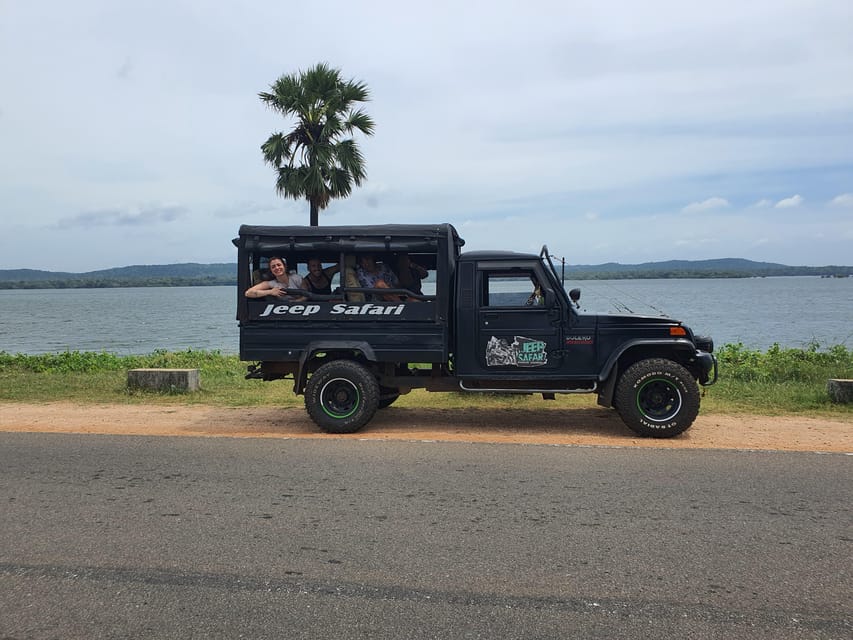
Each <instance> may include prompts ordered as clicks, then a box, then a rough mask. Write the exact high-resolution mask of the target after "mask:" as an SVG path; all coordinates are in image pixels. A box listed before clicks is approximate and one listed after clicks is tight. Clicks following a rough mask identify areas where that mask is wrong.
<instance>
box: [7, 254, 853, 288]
mask: <svg viewBox="0 0 853 640" xmlns="http://www.w3.org/2000/svg"><path fill="white" fill-rule="evenodd" d="M556 267H557V270H558V271H559V272H561V273H562V271H563V268H562V267H563V265H561V264H560V263H556ZM565 275H566V277H567V279H569V280H571V281H575V280H657V279H679V278H758V277H768V276H820V277H824V278H829V277H839V278H846V277H849V276H853V266H824V267H792V266H787V265H783V264H776V263H768V262H754V261H752V260H744V259H738V258H723V259H715V260H668V261H664V262H647V263H643V264H618V263H609V264H600V265H570V264H566V265H565ZM432 278H434V275H433V274H431V278H430V279H429V281H432ZM236 284H237V265H236V263H235V264H229V263H214V264H197V263H184V264H165V265H135V266H130V267H116V268H113V269H102V270H100V271H90V272H87V273H65V272H54V271H37V270H34V269H0V289H104V288H117V287H184V286H199V285H209V286H218V285H228V286H231V285H236Z"/></svg>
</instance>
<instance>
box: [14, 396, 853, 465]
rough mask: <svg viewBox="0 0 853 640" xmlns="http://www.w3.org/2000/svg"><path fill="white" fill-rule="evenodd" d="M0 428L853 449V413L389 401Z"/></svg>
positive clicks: (115, 414) (147, 412)
mask: <svg viewBox="0 0 853 640" xmlns="http://www.w3.org/2000/svg"><path fill="white" fill-rule="evenodd" d="M0 431H17V432H41V433H91V434H118V435H144V436H209V437H217V436H218V437H237V438H350V439H361V440H365V439H369V440H435V441H446V442H496V443H500V442H506V443H510V442H512V443H522V444H549V445H580V446H615V447H653V448H666V449H750V450H753V449H754V450H775V451H826V452H843V453H851V452H853V419H850V420H848V419H846V417H844V418H838V419H824V418H808V417H799V416H756V415H714V414H711V415H700V416H699V418H698V419H697V420H696V422H695V423H694V424H693V426H692V427H691V428H690V429H689V430H688V431H687V432H686V433H684V434H682V435H680V436H678V437H676V438H671V439H665V440H661V439H652V438H640V437H637V436H636V435H634V434H633V433H632V432H631V431H629V430H628V429H627V428H626V427H625V426H624V425H623V424H622V422H621V420H620V419H619V417H618V416H617V415H616V413H615V412H614V411H611V410H608V409H602V408H599V407H595V408H583V409H569V410H561V411H555V410H551V409H542V410H533V411H521V410H517V409H505V410H483V409H472V410H443V409H412V408H398V407H391V408H389V409H385V410H383V411H380V412H378V413H377V414H376V417H375V418H374V419H373V421H372V422H371V423H370V424H369V425H368V426H367V427H366V428H365V429H363V430H362V431H360V432H359V433H356V434H353V435H347V436H332V435H328V434H324V433H322V432H320V431H319V429H318V428H317V426H316V425H314V423H313V422H311V420H310V418H308V416H307V414H306V413H305V411H304V410H303V409H301V408H300V409H276V408H223V407H205V406H165V405H105V404H96V405H79V404H73V403H65V402H56V403H46V404H19V403H0Z"/></svg>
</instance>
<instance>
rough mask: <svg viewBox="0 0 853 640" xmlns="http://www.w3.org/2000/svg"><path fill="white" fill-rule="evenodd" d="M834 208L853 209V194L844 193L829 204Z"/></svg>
mask: <svg viewBox="0 0 853 640" xmlns="http://www.w3.org/2000/svg"><path fill="white" fill-rule="evenodd" d="M829 204H831V205H832V206H833V207H853V193H842V194H841V195H840V196H835V197H834V198H833V199H832V201H831V202H830V203H829Z"/></svg>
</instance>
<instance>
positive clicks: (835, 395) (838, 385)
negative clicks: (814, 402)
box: [826, 379, 853, 404]
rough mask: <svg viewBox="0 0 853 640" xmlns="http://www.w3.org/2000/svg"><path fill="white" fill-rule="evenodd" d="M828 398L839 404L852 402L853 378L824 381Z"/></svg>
mask: <svg viewBox="0 0 853 640" xmlns="http://www.w3.org/2000/svg"><path fill="white" fill-rule="evenodd" d="M826 391H827V393H828V394H829V399H830V400H832V401H833V402H838V403H841V404H849V403H851V402H853V380H842V379H829V380H828V381H827V383H826Z"/></svg>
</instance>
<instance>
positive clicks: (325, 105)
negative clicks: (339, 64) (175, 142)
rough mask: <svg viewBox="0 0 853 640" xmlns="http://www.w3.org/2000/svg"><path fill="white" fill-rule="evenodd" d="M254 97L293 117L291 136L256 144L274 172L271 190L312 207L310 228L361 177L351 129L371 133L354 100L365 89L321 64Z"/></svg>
mask: <svg viewBox="0 0 853 640" xmlns="http://www.w3.org/2000/svg"><path fill="white" fill-rule="evenodd" d="M270 89H271V92H270V93H266V92H262V93H259V94H258V96H259V97H260V99H261V100H262V101H263V102H264V103H265V104H266V105H267V106H268V107H270V108H271V109H273V110H275V111H278V112H279V113H280V114H281V115H283V116H284V117H286V118H290V117H293V118H295V119H296V123H295V124H296V126H295V127H294V128H293V130H292V131H291V132H290V133H287V134H285V133H281V132H279V133H274V134H273V135H271V136H270V137H269V139H268V140H267V141H266V142H265V143H264V144H262V145H261V151H263V154H264V161H265V162H267V163H269V164H271V165H272V166H273V168H274V169H275V170H276V172H277V178H276V184H275V186H276V191H278V193H279V195H281V196H283V197H285V198H293V199H294V200H301V199H302V198H305V199H306V200H308V202H309V203H310V204H311V226H312V227H316V226H317V225H318V217H319V212H320V210H321V209H325V208H326V207H327V206H328V205H329V200H331V199H332V198H345V197H346V196H348V195H349V194H350V193H352V188H353V185H356V186H361V183H362V181H363V180H364V179H365V177H366V175H367V174H366V173H365V165H364V157H363V156H362V155H361V152H360V151H359V149H358V146H357V145H356V143H355V140H353V139H352V137H350V136H351V135H352V134H353V133H354V132H355V131H360V132H361V133H363V134H365V135H368V136H369V135H373V126H374V124H373V119H372V118H371V117H370V116H369V115H367V114H366V113H365V112H364V111H362V110H361V109H356V108H355V105H356V103H359V102H366V101H368V100H369V99H370V98H369V92H368V89H367V86H366V85H365V84H364V83H362V82H356V81H354V80H349V81H346V82H345V81H344V80H342V79H341V72H340V71H339V70H338V69H331V68H330V67H329V66H328V65H327V64H325V63H320V64H318V65H316V66H315V67H312V68H310V69H308V70H307V71H300V72H299V73H294V74H288V75H283V76H281V77H280V78H279V79H278V80H276V81H275V82H274V83H273V84H272V85H271V86H270Z"/></svg>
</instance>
